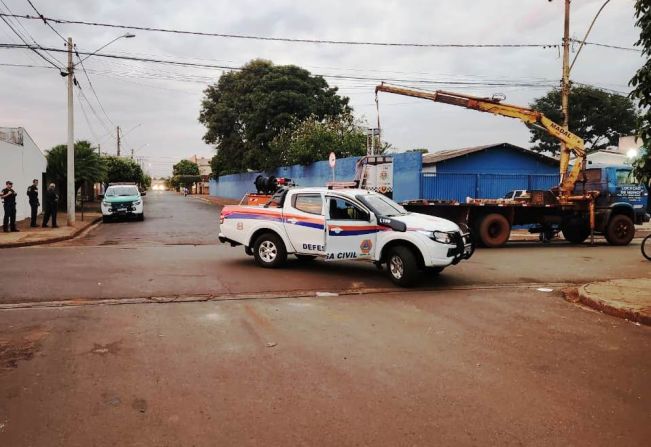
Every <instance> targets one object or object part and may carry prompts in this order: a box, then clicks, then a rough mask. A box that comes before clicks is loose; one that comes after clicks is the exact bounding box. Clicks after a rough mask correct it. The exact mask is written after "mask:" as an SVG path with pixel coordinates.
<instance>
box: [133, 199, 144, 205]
mask: <svg viewBox="0 0 651 447" xmlns="http://www.w3.org/2000/svg"><path fill="white" fill-rule="evenodd" d="M141 203H142V200H136V201H135V202H133V204H134V205H140V204H141Z"/></svg>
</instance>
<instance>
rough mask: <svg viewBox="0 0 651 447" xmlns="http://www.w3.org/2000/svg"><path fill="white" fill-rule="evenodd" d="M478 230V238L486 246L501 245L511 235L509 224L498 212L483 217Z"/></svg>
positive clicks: (494, 246)
mask: <svg viewBox="0 0 651 447" xmlns="http://www.w3.org/2000/svg"><path fill="white" fill-rule="evenodd" d="M478 230H479V231H478V233H479V240H480V241H481V243H482V244H483V245H484V246H485V247H488V248H496V247H501V246H503V245H504V244H506V243H507V242H508V240H509V237H510V236H511V224H510V223H509V221H508V219H507V218H506V217H504V216H503V215H501V214H498V213H493V214H489V215H487V216H486V217H484V218H483V219H482V220H481V222H480V223H479V229H478Z"/></svg>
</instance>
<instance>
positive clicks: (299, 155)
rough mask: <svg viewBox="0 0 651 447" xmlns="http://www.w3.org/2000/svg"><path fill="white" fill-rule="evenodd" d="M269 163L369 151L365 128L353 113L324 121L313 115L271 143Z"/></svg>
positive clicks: (271, 165)
mask: <svg viewBox="0 0 651 447" xmlns="http://www.w3.org/2000/svg"><path fill="white" fill-rule="evenodd" d="M270 152H271V155H272V156H271V157H269V158H268V159H267V162H268V165H266V166H262V167H263V168H265V169H271V168H274V167H276V166H288V165H293V164H301V165H307V164H310V163H314V162H315V161H318V160H326V159H327V158H328V155H329V154H330V152H334V153H335V155H336V156H337V158H343V157H352V156H358V155H365V154H366V130H365V129H364V128H363V127H361V126H360V125H358V124H357V123H355V121H354V119H353V117H352V115H351V114H350V113H347V114H344V115H341V116H339V117H335V118H327V119H325V120H323V121H321V120H319V119H318V118H316V117H311V118H309V119H306V120H304V121H303V122H301V123H300V124H298V125H297V126H296V127H294V128H293V129H291V130H290V129H286V130H284V131H282V132H281V133H280V134H279V135H278V136H276V138H274V140H273V141H272V142H271V144H270Z"/></svg>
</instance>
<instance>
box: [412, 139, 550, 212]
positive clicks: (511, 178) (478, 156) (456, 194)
mask: <svg viewBox="0 0 651 447" xmlns="http://www.w3.org/2000/svg"><path fill="white" fill-rule="evenodd" d="M558 181H559V175H558V160H556V159H555V158H552V157H548V156H546V155H543V154H539V153H537V152H533V151H530V150H528V149H525V148H522V147H519V146H515V145H513V144H509V143H499V144H490V145H484V146H475V147H467V148H463V149H454V150H444V151H438V152H433V153H429V154H424V155H423V169H422V174H421V195H422V198H424V199H431V200H458V201H460V202H464V201H465V200H466V198H467V197H473V198H485V199H494V198H499V197H503V196H504V194H506V193H507V192H509V191H512V190H514V189H529V190H531V189H549V188H551V187H553V186H555V185H557V184H558Z"/></svg>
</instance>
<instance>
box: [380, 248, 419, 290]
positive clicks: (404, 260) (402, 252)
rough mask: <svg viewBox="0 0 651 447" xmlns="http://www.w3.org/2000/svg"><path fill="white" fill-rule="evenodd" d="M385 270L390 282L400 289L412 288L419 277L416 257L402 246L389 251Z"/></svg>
mask: <svg viewBox="0 0 651 447" xmlns="http://www.w3.org/2000/svg"><path fill="white" fill-rule="evenodd" d="M387 270H388V271H389V276H390V277H391V281H393V282H394V283H395V284H397V285H399V286H400V287H410V286H413V285H414V284H415V283H416V280H417V279H418V277H419V275H420V270H419V268H418V260H417V259H416V255H415V254H414V252H413V251H412V250H411V249H409V248H408V247H404V246H398V247H394V248H392V249H391V251H389V255H388V256H387Z"/></svg>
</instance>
